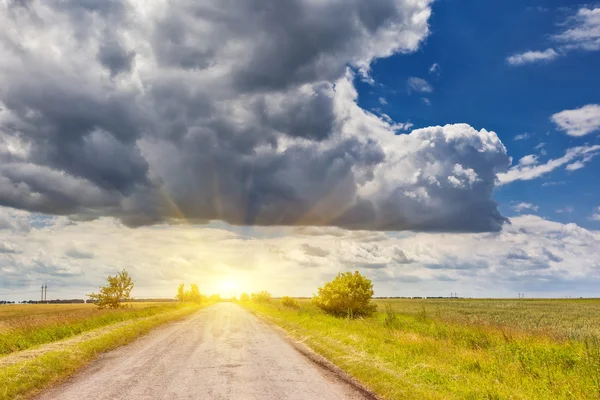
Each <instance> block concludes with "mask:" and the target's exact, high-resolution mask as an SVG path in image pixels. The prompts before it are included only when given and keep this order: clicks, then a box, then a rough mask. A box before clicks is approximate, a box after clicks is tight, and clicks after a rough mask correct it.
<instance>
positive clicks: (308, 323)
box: [243, 302, 600, 399]
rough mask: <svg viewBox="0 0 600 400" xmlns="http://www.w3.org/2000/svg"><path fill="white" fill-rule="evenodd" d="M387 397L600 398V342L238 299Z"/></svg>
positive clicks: (424, 317) (417, 317)
mask: <svg viewBox="0 0 600 400" xmlns="http://www.w3.org/2000/svg"><path fill="white" fill-rule="evenodd" d="M243 305H244V306H245V307H246V308H248V309H249V310H250V311H252V312H254V313H255V314H257V315H258V316H260V317H262V318H265V319H267V320H269V321H271V322H273V323H275V324H276V325H278V326H280V327H281V328H283V329H284V330H285V331H287V332H288V333H289V334H290V335H291V336H292V337H293V338H295V339H297V340H299V341H302V342H303V343H305V344H306V345H308V346H309V347H310V348H311V349H312V350H314V351H316V352H317V353H319V354H321V355H322V356H324V357H325V358H327V359H329V360H330V361H331V362H333V363H334V364H336V365H337V366H339V367H340V368H342V369H343V370H345V371H346V372H348V373H349V374H350V375H351V376H352V377H354V378H355V379H357V380H358V381H359V382H361V383H362V384H364V385H365V386H366V387H367V388H368V389H370V390H372V391H373V392H374V393H376V394H377V395H379V396H381V397H382V398H385V399H598V398H600V379H599V378H598V377H599V373H598V371H599V369H598V368H599V366H600V351H599V349H600V347H599V342H598V340H596V339H594V338H590V339H589V340H570V339H567V340H558V339H555V338H552V337H549V336H544V335H539V334H536V333H533V332H528V331H519V330H516V329H513V330H510V331H507V330H504V329H501V328H498V327H493V326H479V325H468V324H464V323H461V322H452V321H447V320H442V319H436V318H432V317H430V316H428V315H427V314H426V313H422V314H420V315H402V314H399V313H396V312H395V311H393V310H391V309H389V308H388V310H387V312H380V313H377V314H376V315H374V316H373V317H371V318H365V319H357V320H348V319H341V318H335V317H332V316H329V315H326V314H324V313H322V312H320V311H319V310H318V309H316V308H314V307H313V306H311V305H310V304H308V303H306V302H302V303H301V306H300V308H299V309H292V308H289V307H284V306H282V305H281V304H280V303H278V302H272V303H271V304H255V303H245V304H243Z"/></svg>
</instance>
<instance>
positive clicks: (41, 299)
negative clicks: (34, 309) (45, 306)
mask: <svg viewBox="0 0 600 400" xmlns="http://www.w3.org/2000/svg"><path fill="white" fill-rule="evenodd" d="M42 301H44V284H43V283H42V297H40V303H41V302H42Z"/></svg>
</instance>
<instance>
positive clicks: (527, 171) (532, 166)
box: [498, 145, 600, 184]
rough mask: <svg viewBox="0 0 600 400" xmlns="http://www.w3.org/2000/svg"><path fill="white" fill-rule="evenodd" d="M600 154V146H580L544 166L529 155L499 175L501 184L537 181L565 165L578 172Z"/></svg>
mask: <svg viewBox="0 0 600 400" xmlns="http://www.w3.org/2000/svg"><path fill="white" fill-rule="evenodd" d="M599 154H600V145H594V146H579V147H572V148H570V149H567V151H566V153H565V155H564V156H562V157H559V158H555V159H551V160H548V161H546V162H545V163H543V164H540V163H539V162H538V161H537V156H535V155H529V156H526V157H523V158H522V159H521V161H523V160H524V162H523V163H522V162H521V161H520V162H519V163H518V164H517V165H514V166H512V167H511V168H510V169H509V170H508V172H505V173H500V174H498V180H499V181H500V184H507V183H510V182H514V181H519V180H522V181H529V180H532V179H537V178H539V177H541V176H543V175H545V174H548V173H550V172H552V171H554V170H555V169H557V168H560V167H562V166H563V165H565V164H569V165H568V166H567V168H566V169H567V170H576V169H579V168H582V167H583V166H584V165H585V163H587V162H589V161H591V160H592V159H593V158H594V157H596V156H597V155H599Z"/></svg>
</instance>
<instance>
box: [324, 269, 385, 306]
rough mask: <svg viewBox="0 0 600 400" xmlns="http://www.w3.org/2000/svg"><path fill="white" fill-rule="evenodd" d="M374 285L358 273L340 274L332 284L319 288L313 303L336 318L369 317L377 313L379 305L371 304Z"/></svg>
mask: <svg viewBox="0 0 600 400" xmlns="http://www.w3.org/2000/svg"><path fill="white" fill-rule="evenodd" d="M373 293H374V292H373V284H372V283H371V280H370V279H367V278H366V277H364V276H362V275H361V274H360V273H359V272H358V271H356V272H354V274H353V273H352V272H346V273H341V272H340V273H339V274H338V276H337V277H335V279H333V280H332V281H331V282H327V283H325V285H323V287H320V288H319V294H317V295H316V296H315V297H314V298H313V302H314V303H315V304H316V305H317V307H319V308H320V309H321V310H323V311H325V312H326V313H328V314H333V315H336V316H348V317H350V318H353V317H359V316H368V315H371V314H373V313H374V312H375V310H376V309H377V305H375V304H373V303H371V298H372V297H373Z"/></svg>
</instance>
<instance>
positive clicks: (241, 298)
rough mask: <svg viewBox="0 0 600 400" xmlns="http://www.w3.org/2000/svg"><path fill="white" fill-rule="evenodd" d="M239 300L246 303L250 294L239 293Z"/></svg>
mask: <svg viewBox="0 0 600 400" xmlns="http://www.w3.org/2000/svg"><path fill="white" fill-rule="evenodd" d="M240 301H241V302H242V303H247V302H249V301H250V295H248V293H242V294H240Z"/></svg>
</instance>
